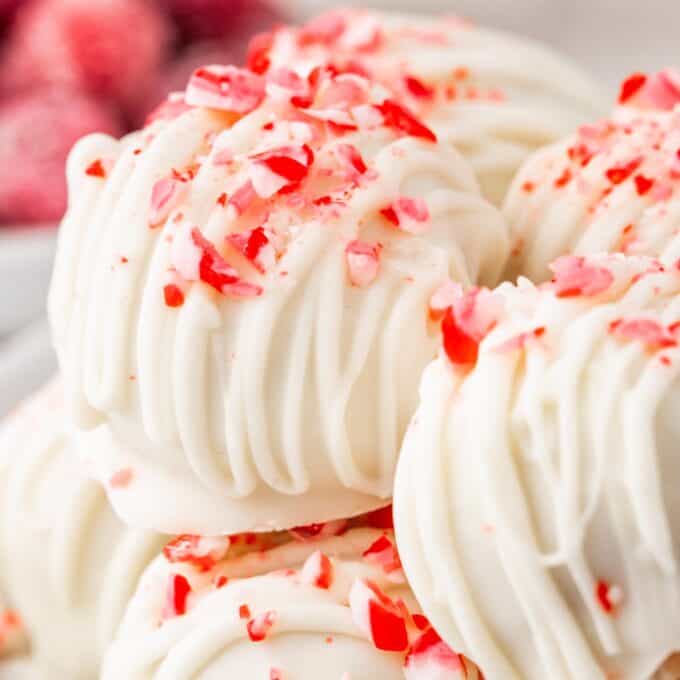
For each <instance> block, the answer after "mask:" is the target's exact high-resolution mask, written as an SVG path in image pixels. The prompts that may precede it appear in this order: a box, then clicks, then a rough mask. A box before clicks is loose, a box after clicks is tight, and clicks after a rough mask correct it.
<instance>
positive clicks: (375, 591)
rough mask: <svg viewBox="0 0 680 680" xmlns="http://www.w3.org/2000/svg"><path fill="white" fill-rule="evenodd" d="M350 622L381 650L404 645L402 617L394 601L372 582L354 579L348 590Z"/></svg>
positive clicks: (399, 648) (404, 633)
mask: <svg viewBox="0 0 680 680" xmlns="http://www.w3.org/2000/svg"><path fill="white" fill-rule="evenodd" d="M349 604H350V608H351V610H352V618H353V619H354V623H355V624H356V625H357V627H358V628H359V630H361V631H362V632H363V633H364V634H365V635H366V636H367V637H368V638H369V639H370V640H371V642H372V643H373V644H374V645H375V647H376V648H377V649H380V650H382V651H385V652H403V651H405V650H406V649H407V648H408V633H407V630H406V621H405V620H404V617H403V614H402V612H401V610H400V608H399V607H398V605H397V604H396V603H395V602H394V601H392V600H391V599H390V598H389V597H388V596H387V595H385V593H384V592H383V591H382V590H380V588H379V587H378V586H377V585H376V584H375V583H373V582H371V581H368V580H366V579H357V580H356V581H355V582H354V585H353V586H352V589H351V591H350V594H349Z"/></svg>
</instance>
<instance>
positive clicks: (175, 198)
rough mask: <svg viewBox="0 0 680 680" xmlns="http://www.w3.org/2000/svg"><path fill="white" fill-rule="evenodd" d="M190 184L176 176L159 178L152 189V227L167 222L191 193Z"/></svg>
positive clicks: (150, 220) (150, 218)
mask: <svg viewBox="0 0 680 680" xmlns="http://www.w3.org/2000/svg"><path fill="white" fill-rule="evenodd" d="M189 187H190V184H189V182H187V181H184V180H182V179H178V178H176V177H164V178H163V179H159V180H158V181H157V182H156V183H155V184H154V185H153V188H152V189H151V212H150V214H149V224H150V225H151V226H152V227H155V226H158V225H159V224H162V223H163V222H165V220H167V219H168V217H169V216H170V213H171V212H172V211H173V210H174V209H175V208H177V207H178V206H179V205H180V204H181V203H182V202H183V201H184V199H185V198H186V196H187V194H188V193H189Z"/></svg>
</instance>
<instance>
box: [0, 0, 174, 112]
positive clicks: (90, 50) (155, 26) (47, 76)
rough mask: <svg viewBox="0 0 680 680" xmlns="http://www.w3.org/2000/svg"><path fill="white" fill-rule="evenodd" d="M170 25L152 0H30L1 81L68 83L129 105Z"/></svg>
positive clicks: (21, 85)
mask: <svg viewBox="0 0 680 680" xmlns="http://www.w3.org/2000/svg"><path fill="white" fill-rule="evenodd" d="M0 1H2V0H0ZM171 32H172V31H171V28H170V26H169V23H168V20H167V18H166V17H165V16H164V14H163V13H162V11H161V10H160V9H159V8H158V7H157V6H156V5H155V4H153V3H150V2H146V0H30V2H29V1H28V0H26V1H25V2H24V3H22V6H21V8H20V10H19V12H18V13H17V16H16V20H15V24H14V27H13V29H12V31H11V34H10V38H9V40H8V45H7V47H6V51H5V57H4V63H3V64H2V69H0V82H1V83H2V85H3V89H4V90H5V91H10V92H16V91H21V90H32V89H35V87H36V86H37V85H41V84H62V85H67V86H69V87H71V88H74V89H79V90H83V91H85V92H87V93H89V94H90V95H93V96H97V97H100V98H104V99H107V100H110V101H114V102H117V103H119V104H123V105H126V104H128V103H129V102H130V101H134V100H135V99H136V98H138V97H139V94H140V92H142V91H143V90H144V88H145V87H147V85H148V84H149V82H151V81H152V80H153V79H154V77H155V75H156V73H157V72H158V70H159V69H160V67H161V66H162V64H163V62H164V59H165V57H166V54H167V50H168V47H169V43H170V37H171Z"/></svg>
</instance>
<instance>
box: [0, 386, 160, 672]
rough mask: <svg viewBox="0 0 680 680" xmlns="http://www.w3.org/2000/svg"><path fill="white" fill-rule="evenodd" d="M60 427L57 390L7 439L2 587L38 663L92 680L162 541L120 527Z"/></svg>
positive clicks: (0, 519)
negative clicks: (3, 586)
mask: <svg viewBox="0 0 680 680" xmlns="http://www.w3.org/2000/svg"><path fill="white" fill-rule="evenodd" d="M66 422H67V421H66V418H65V413H64V408H63V397H62V395H61V385H60V384H59V383H58V382H57V383H54V384H51V385H49V386H48V387H47V388H45V390H43V391H42V392H41V393H39V394H38V395H36V397H34V398H33V399H32V400H31V402H29V403H27V404H26V405H24V406H22V407H20V409H19V411H18V412H17V413H16V414H15V415H14V416H13V423H12V425H11V428H10V430H8V431H7V432H5V433H4V434H3V439H2V447H3V450H4V451H8V452H11V460H10V461H9V464H8V466H7V475H6V479H5V482H4V488H3V490H2V494H1V495H0V543H1V548H0V549H1V552H2V555H3V565H4V566H3V573H2V581H3V583H4V585H5V589H6V591H7V593H8V597H9V599H10V601H11V605H12V608H13V610H15V611H18V612H20V617H21V621H22V623H23V630H22V632H25V634H26V635H28V637H30V640H31V651H32V654H33V656H34V658H35V660H36V662H37V663H38V664H39V665H40V666H41V667H42V668H43V669H45V671H46V672H49V673H50V674H52V675H54V677H55V678H60V677H64V678H68V679H69V680H80V679H82V680H89V679H91V678H94V677H96V675H97V672H98V668H99V664H100V662H101V658H102V656H103V653H104V650H105V649H106V648H107V646H108V644H109V643H110V642H111V640H112V639H113V636H114V633H115V631H116V629H117V627H118V625H119V623H120V620H121V619H122V617H123V613H124V611H125V607H126V605H127V602H128V599H129V598H130V596H131V595H132V593H133V592H134V590H135V587H136V583H137V579H138V578H139V576H140V574H141V573H142V571H143V570H144V568H145V567H146V566H147V565H148V564H149V563H150V562H151V560H152V559H153V558H154V557H155V556H156V555H157V554H158V552H159V550H160V549H161V548H162V547H163V545H164V544H165V543H166V542H167V540H168V537H162V536H160V535H157V534H154V533H151V532H148V531H143V530H138V529H133V528H129V527H126V526H125V525H124V524H123V523H122V522H121V521H120V520H119V519H118V517H117V516H116V515H115V514H114V512H113V510H112V509H111V507H110V505H109V503H108V500H107V498H106V494H105V493H104V490H103V489H102V487H101V486H100V485H99V484H98V483H96V482H94V481H92V480H90V479H88V478H87V477H86V476H85V475H84V474H83V469H82V465H81V463H80V461H79V459H78V457H77V455H76V452H75V449H76V446H75V441H74V436H73V435H72V434H71V433H70V432H69V430H68V428H67V426H66ZM36 425H38V427H36ZM74 646H75V649H76V650H77V653H74Z"/></svg>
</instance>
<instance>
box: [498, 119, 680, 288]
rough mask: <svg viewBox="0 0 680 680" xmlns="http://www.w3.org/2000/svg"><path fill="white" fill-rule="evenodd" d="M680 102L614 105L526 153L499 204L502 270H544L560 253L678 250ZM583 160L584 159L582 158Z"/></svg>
mask: <svg viewBox="0 0 680 680" xmlns="http://www.w3.org/2000/svg"><path fill="white" fill-rule="evenodd" d="M678 148H680V110H678V109H676V110H675V111H672V110H654V109H645V110H640V109H637V108H635V107H632V106H621V107H619V108H618V109H617V110H616V111H615V112H614V113H613V115H612V117H611V118H610V119H609V120H603V121H599V122H597V123H595V124H593V125H585V126H583V127H582V128H581V129H580V130H579V131H578V133H576V134H575V135H573V136H571V137H569V138H568V139H566V140H564V141H561V142H559V143H557V144H555V145H553V146H550V147H548V148H546V149H542V150H541V151H539V152H537V153H536V154H535V155H534V156H533V157H532V158H530V159H529V160H528V161H527V162H526V164H525V165H524V166H523V167H522V169H521V170H520V172H519V173H518V174H517V177H516V178H515V180H514V182H513V184H512V186H511V188H510V190H509V192H508V196H507V199H506V202H505V206H504V213H505V215H506V217H507V219H508V222H509V224H510V228H511V231H512V253H511V256H510V260H509V263H508V270H507V273H506V274H507V278H511V279H514V278H516V276H518V275H520V274H521V275H524V276H528V277H529V278H530V279H531V280H532V281H537V282H538V281H543V280H545V279H546V278H547V277H548V274H549V272H548V264H549V263H550V262H552V260H554V259H555V258H556V257H557V256H559V255H562V254H565V253H574V254H577V255H585V254H589V253H598V252H624V253H628V254H634V255H650V256H652V257H658V258H659V259H661V260H662V261H663V262H666V263H669V264H671V263H673V262H675V260H677V259H678V258H679V257H680V239H678V238H677V234H678V230H679V229H680V159H678V156H677V150H678ZM584 163H585V165H584Z"/></svg>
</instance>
